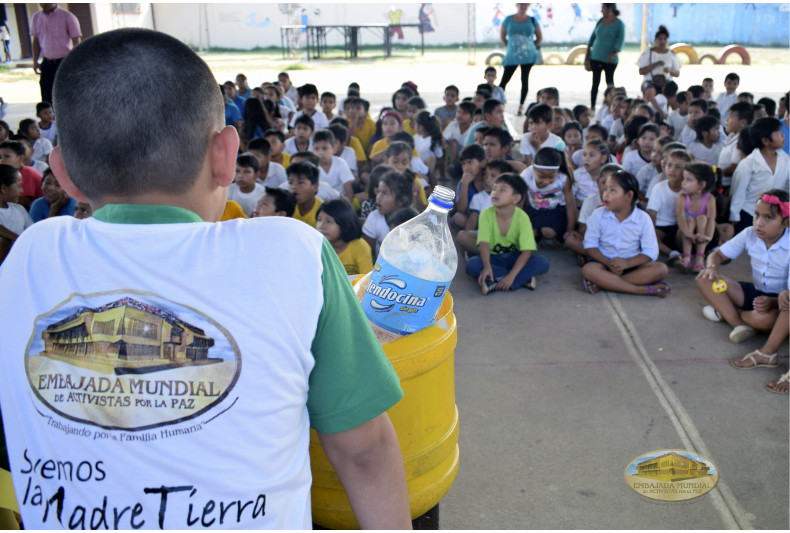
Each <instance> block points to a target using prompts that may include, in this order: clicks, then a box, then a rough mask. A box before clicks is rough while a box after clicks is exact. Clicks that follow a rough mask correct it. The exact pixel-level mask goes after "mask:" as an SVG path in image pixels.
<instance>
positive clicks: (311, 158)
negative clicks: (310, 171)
mask: <svg viewBox="0 0 790 533" xmlns="http://www.w3.org/2000/svg"><path fill="white" fill-rule="evenodd" d="M297 159H299V160H305V161H307V162H308V163H312V164H313V166H314V167H315V168H318V162H319V161H318V156H317V155H315V154H314V153H313V152H296V153H295V154H291V164H292V165H293V164H294V163H297V162H298V161H296V160H297Z"/></svg>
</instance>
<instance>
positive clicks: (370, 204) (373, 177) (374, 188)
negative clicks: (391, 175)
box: [359, 163, 395, 223]
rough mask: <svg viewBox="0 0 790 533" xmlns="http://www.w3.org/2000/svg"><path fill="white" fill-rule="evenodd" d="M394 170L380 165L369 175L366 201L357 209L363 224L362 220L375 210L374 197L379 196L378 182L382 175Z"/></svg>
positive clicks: (385, 165)
mask: <svg viewBox="0 0 790 533" xmlns="http://www.w3.org/2000/svg"><path fill="white" fill-rule="evenodd" d="M394 170H395V169H394V168H392V167H391V166H389V165H387V164H384V163H382V164H380V165H379V166H377V167H376V168H374V169H373V171H372V172H371V173H370V181H369V183H368V191H367V199H366V200H365V201H364V202H362V205H361V207H360V209H359V218H360V221H362V222H363V223H364V220H365V219H366V218H368V215H370V213H372V212H373V210H374V209H376V196H378V194H379V181H380V180H381V177H382V176H383V175H384V174H387V173H388V172H392V171H394Z"/></svg>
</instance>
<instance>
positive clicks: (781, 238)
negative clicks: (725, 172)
mask: <svg viewBox="0 0 790 533" xmlns="http://www.w3.org/2000/svg"><path fill="white" fill-rule="evenodd" d="M788 221H790V195H788V193H787V191H786V190H782V189H771V190H769V191H767V192H765V193H762V194H760V195H759V197H758V200H757V205H756V207H755V209H754V218H753V225H752V226H750V227H747V228H746V229H744V230H743V231H741V232H740V233H738V234H737V235H736V236H735V237H733V238H732V239H730V240H729V241H727V242H726V243H724V244H723V245H722V246H721V248H719V249H718V250H716V251H715V252H713V253H712V254H710V255H709V256H708V258H707V262H706V266H705V270H703V271H702V272H701V273H700V274H699V276H697V288H698V289H699V290H700V292H701V293H702V295H703V296H704V297H705V299H706V300H707V301H708V303H709V304H710V305H707V306H705V307H704V308H703V310H702V314H703V316H704V317H705V318H707V319H708V320H711V321H713V322H721V321H724V322H727V323H728V324H729V325H730V327H731V328H732V330H731V331H730V335H729V337H730V340H731V341H732V342H735V343H740V342H743V341H745V340H746V339H748V338H750V337H752V336H753V335H754V334H755V333H756V331H771V330H773V329H775V328H777V327H778V328H781V327H782V324H780V323H779V322H782V318H781V317H780V313H783V315H784V319H783V321H784V324H783V326H784V328H785V329H784V335H783V336H782V338H780V339H778V340H777V339H776V338H775V337H778V336H780V333H781V331H780V332H779V333H777V334H776V335H773V334H772V335H771V337H769V340H768V341H767V342H766V343H765V345H764V346H763V347H762V349H759V350H754V351H752V352H749V353H748V354H746V355H744V356H743V357H739V358H737V359H735V360H734V361H732V362H731V364H732V366H733V367H735V368H737V369H739V370H751V369H753V368H759V367H766V368H776V367H778V366H779V362H778V357H777V350H778V348H779V346H780V345H781V344H782V342H783V341H784V337H786V336H787V312H786V311H787V306H788V301H787V289H788V284H789V283H790V279H789V278H790V229H788ZM744 251H745V252H746V253H748V254H749V258H750V261H751V267H752V282H745V281H736V280H734V279H732V278H730V277H728V276H723V275H721V274H719V265H721V264H722V263H723V262H724V261H726V260H728V259H735V258H736V257H738V256H739V255H740V254H741V253H742V252H744ZM722 281H723V282H724V284H722V283H721V282H722ZM780 293H781V294H782V295H783V296H781V297H780ZM774 384H775V383H774ZM772 392H778V391H773V390H772Z"/></svg>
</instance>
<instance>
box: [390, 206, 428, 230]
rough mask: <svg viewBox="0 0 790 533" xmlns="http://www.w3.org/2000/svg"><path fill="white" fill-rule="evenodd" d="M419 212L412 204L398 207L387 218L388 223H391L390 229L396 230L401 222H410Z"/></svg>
mask: <svg viewBox="0 0 790 533" xmlns="http://www.w3.org/2000/svg"><path fill="white" fill-rule="evenodd" d="M419 214H420V213H419V212H418V211H417V210H416V209H414V207H412V206H408V207H402V208H400V209H398V210H397V211H395V212H394V213H392V215H391V216H390V217H389V218H388V219H387V223H388V224H389V225H390V231H392V230H394V229H395V228H397V227H398V226H400V225H401V224H404V223H406V222H408V221H409V220H411V219H413V218H414V217H416V216H417V215H419Z"/></svg>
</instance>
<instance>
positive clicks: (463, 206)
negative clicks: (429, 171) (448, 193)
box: [455, 172, 475, 214]
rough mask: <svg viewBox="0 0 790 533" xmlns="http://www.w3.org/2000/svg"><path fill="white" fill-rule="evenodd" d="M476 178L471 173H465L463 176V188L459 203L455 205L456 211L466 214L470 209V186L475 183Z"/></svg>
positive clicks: (460, 191)
mask: <svg viewBox="0 0 790 533" xmlns="http://www.w3.org/2000/svg"><path fill="white" fill-rule="evenodd" d="M474 179H475V176H474V175H473V174H471V173H470V172H464V173H463V175H462V176H461V187H460V190H459V191H458V201H457V202H456V203H455V209H456V211H458V212H459V213H462V214H466V212H467V210H468V209H469V184H470V183H472V181H474Z"/></svg>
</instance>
